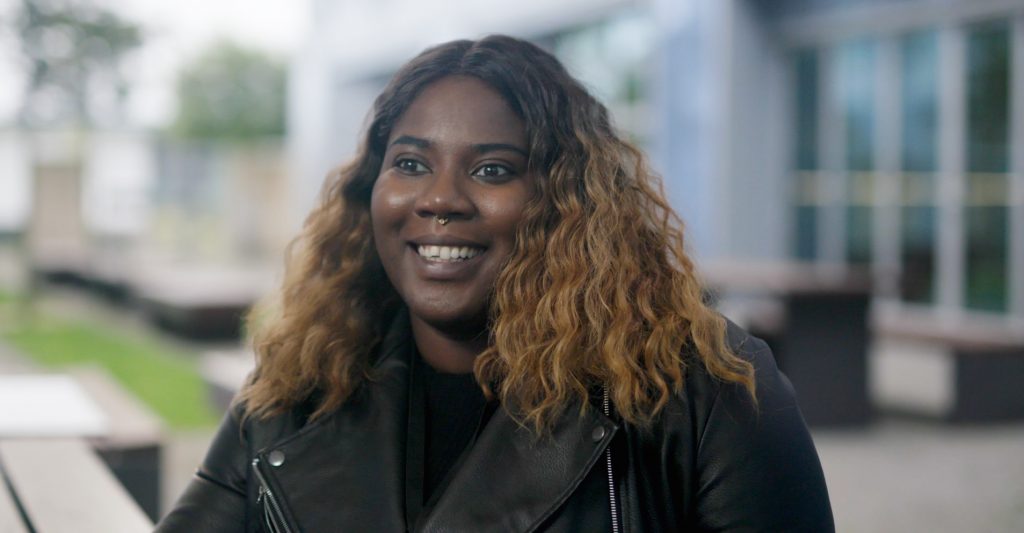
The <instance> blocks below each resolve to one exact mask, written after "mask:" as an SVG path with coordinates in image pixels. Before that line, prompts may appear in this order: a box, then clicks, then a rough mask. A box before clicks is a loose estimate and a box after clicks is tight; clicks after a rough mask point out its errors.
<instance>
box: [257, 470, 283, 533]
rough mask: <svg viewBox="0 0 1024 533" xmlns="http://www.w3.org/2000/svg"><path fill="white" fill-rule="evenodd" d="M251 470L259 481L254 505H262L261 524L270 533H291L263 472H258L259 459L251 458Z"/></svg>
mask: <svg viewBox="0 0 1024 533" xmlns="http://www.w3.org/2000/svg"><path fill="white" fill-rule="evenodd" d="M252 469H253V471H254V472H256V477H257V478H259V480H260V490H259V496H257V497H256V503H260V502H262V503H263V522H264V523H265V524H266V525H267V527H268V529H270V533H281V532H284V533H292V528H291V527H290V526H289V525H288V521H287V520H285V518H284V512H282V511H281V505H280V504H278V503H277V499H276V498H275V497H274V493H273V492H272V491H271V490H270V484H269V483H267V478H265V477H263V472H261V471H260V458H259V457H254V458H253V460H252Z"/></svg>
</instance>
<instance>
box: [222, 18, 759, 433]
mask: <svg viewBox="0 0 1024 533" xmlns="http://www.w3.org/2000/svg"><path fill="white" fill-rule="evenodd" d="M453 75H462V76H473V77H476V78H478V79H480V80H482V81H483V82H484V83H487V84H488V85H489V86H491V87H492V88H494V89H495V90H497V91H498V92H499V93H500V94H501V95H502V96H503V97H504V98H505V100H506V101H507V102H508V104H509V106H510V107H511V108H512V109H513V110H514V111H515V112H516V113H517V114H518V115H519V116H520V117H522V119H523V121H524V123H525V124H526V130H527V135H528V139H529V144H530V146H529V148H530V166H531V169H532V170H534V171H536V172H537V175H538V176H540V179H538V180H537V182H538V186H537V190H536V194H535V196H534V198H533V200H532V201H531V202H530V204H529V205H528V206H527V208H526V210H525V212H524V214H523V220H522V222H521V223H520V225H519V227H518V228H517V231H516V242H515V249H514V251H513V252H512V255H511V257H510V258H509V260H508V262H507V264H506V266H505V267H504V269H503V270H502V272H501V273H500V274H499V276H498V278H497V280H496V283H495V287H494V293H493V296H492V298H491V302H490V315H489V324H490V331H489V335H490V343H489V345H488V348H487V349H486V350H485V351H484V352H483V353H482V354H480V356H479V357H478V358H477V360H476V362H475V367H474V372H475V374H476V376H477V379H478V381H479V382H480V383H481V385H482V386H483V387H484V389H485V391H486V392H487V393H488V394H489V395H493V396H497V397H498V398H499V399H500V401H501V402H502V404H503V405H504V406H505V407H506V409H508V410H509V412H510V413H512V414H513V415H514V416H516V417H517V418H518V419H519V420H520V421H521V422H523V423H526V424H529V425H530V426H532V427H533V428H535V429H536V430H537V431H538V432H539V431H542V430H543V429H544V428H545V427H546V426H547V425H548V423H550V422H551V421H552V420H553V419H554V417H555V416H556V415H557V414H558V413H559V412H560V411H561V410H562V409H564V408H565V407H566V406H569V405H574V404H579V405H580V406H582V408H586V406H587V405H588V404H589V400H590V394H591V393H592V392H593V391H594V390H595V387H606V388H607V389H608V390H609V392H610V394H611V399H612V401H613V402H614V404H615V408H616V411H617V412H618V414H619V416H621V417H622V419H624V420H625V421H627V422H630V423H634V424H638V425H644V424H647V423H649V422H650V421H651V420H652V419H653V418H654V417H655V416H656V415H657V414H658V413H659V412H660V411H661V409H662V408H663V407H664V406H665V404H666V403H667V402H668V400H669V399H670V398H671V397H672V395H674V394H679V393H680V392H681V391H682V388H683V383H684V375H685V372H686V369H687V365H688V364H689V363H690V362H693V361H696V362H699V363H700V364H702V365H703V366H704V367H705V368H706V369H707V371H708V372H709V373H710V374H711V375H712V376H714V377H715V378H717V379H720V380H723V381H727V382H734V383H739V384H741V385H742V386H743V387H745V388H746V389H747V390H748V391H749V392H750V394H751V396H752V397H753V396H754V376H753V367H752V366H751V365H750V363H749V362H747V361H745V360H743V359H741V358H739V357H738V356H737V355H736V354H734V353H732V352H731V351H730V349H729V347H728V346H727V344H726V341H725V327H726V325H725V321H724V319H723V318H722V317H721V316H720V315H718V314H717V313H716V312H715V311H714V310H712V309H710V308H709V307H708V306H707V305H706V304H705V303H704V301H703V299H702V296H703V293H702V287H701V284H700V283H699V281H698V279H697V276H696V273H695V270H694V265H693V263H692V261H691V260H690V258H689V257H688V256H687V254H686V252H685V248H684V242H683V233H682V223H681V221H680V220H679V219H678V217H676V215H675V214H674V212H673V211H672V209H671V207H670V206H669V205H668V203H667V202H666V200H665V196H664V193H663V192H662V190H661V182H660V180H659V179H658V178H657V176H655V175H654V174H653V173H652V171H651V170H650V169H649V168H648V166H647V164H646V162H645V159H644V157H643V155H642V154H641V153H640V152H639V151H638V150H637V149H636V148H634V147H633V146H631V145H630V144H629V143H628V142H626V141H624V140H622V139H621V138H620V137H619V136H618V135H617V134H616V133H615V132H614V130H613V128H612V127H611V125H610V123H609V119H608V113H607V110H606V109H605V107H604V106H603V105H601V104H600V103H599V102H598V101H597V100H595V99H594V98H593V97H592V96H591V95H590V94H588V93H587V91H586V90H585V89H584V88H583V87H582V86H581V85H580V84H579V83H578V82H577V81H576V80H574V79H573V78H572V77H571V76H570V75H569V74H568V73H567V72H566V71H565V69H564V67H562V65H561V64H560V63H559V62H558V60H557V59H555V58H554V57H553V56H551V55H550V54H548V53H547V52H545V51H543V50H541V49H540V48H538V47H536V46H535V45H532V44H530V43H528V42H525V41H521V40H517V39H513V38H511V37H505V36H491V37H487V38H484V39H481V40H479V41H453V42H450V43H446V44H442V45H439V46H436V47H434V48H431V49H428V50H426V51H425V52H423V53H421V54H420V55H419V56H417V57H416V58H414V59H413V60H412V61H410V62H409V63H407V64H406V65H405V66H404V67H402V69H400V70H399V71H398V73H397V74H396V75H395V76H394V78H393V79H392V80H391V82H390V83H389V84H388V86H387V87H386V88H385V89H384V91H383V92H382V93H381V95H380V96H379V97H378V98H377V100H376V102H375V103H374V108H373V115H372V121H371V123H370V125H369V127H368V129H367V131H366V136H365V138H364V140H363V143H362V146H361V147H360V150H359V153H358V155H357V156H356V157H355V159H354V160H353V161H352V162H351V163H349V164H348V165H347V166H345V167H343V168H341V169H339V170H337V171H335V172H334V173H332V174H331V175H330V176H329V177H328V179H327V181H326V183H325V185H324V189H323V191H322V194H321V199H320V203H319V205H318V206H317V207H316V208H315V209H314V210H313V212H312V213H311V214H310V215H309V217H308V219H307V221H306V224H305V226H304V228H303V231H302V233H301V235H300V236H299V237H298V238H297V239H296V240H295V241H294V242H293V243H292V246H291V247H290V249H289V254H288V263H287V273H286V278H285V281H284V283H283V284H282V287H281V289H280V291H279V293H278V294H277V300H276V302H275V303H274V304H272V305H271V306H269V307H268V308H269V309H273V311H272V312H270V313H269V314H267V315H263V314H262V313H263V312H262V311H260V310H257V311H254V314H253V315H252V316H253V317H254V318H255V317H258V320H255V319H254V320H252V321H251V322H252V323H253V324H255V326H254V327H253V333H254V337H253V344H254V347H255V350H256V354H257V367H256V371H255V372H254V373H253V376H252V379H251V380H250V382H249V383H248V385H247V386H246V387H245V388H244V389H243V391H242V393H241V394H240V395H239V400H240V401H242V402H244V405H245V408H246V413H247V414H248V415H257V416H266V415H270V414H274V413H278V412H282V411H285V410H287V409H290V408H292V407H294V406H296V405H298V404H299V403H302V402H306V401H310V400H311V399H315V405H314V406H313V407H314V411H313V415H312V416H313V417H314V418H315V417H318V416H322V415H324V414H327V413H329V412H331V411H334V410H336V409H337V408H339V407H340V406H341V405H342V404H344V403H345V401H346V400H348V399H349V398H350V397H351V396H352V394H353V393H354V392H355V391H356V390H357V389H358V387H359V386H360V384H362V383H363V382H365V381H366V380H367V379H371V378H372V372H371V362H372V360H373V356H374V353H375V352H376V350H377V349H378V347H379V345H380V342H381V339H382V336H383V334H384V328H386V327H387V325H388V324H389V323H390V322H391V318H392V317H393V316H394V315H395V313H396V312H397V311H398V309H399V308H400V306H401V305H402V302H401V300H400V298H399V297H398V296H397V294H396V293H395V290H394V288H393V287H392V286H391V284H390V282H389V281H388V279H387V276H386V275H385V273H384V270H383V268H382V266H381V264H380V259H379V258H378V256H377V252H376V250H375V248H374V245H373V228H372V225H371V222H370V194H371V192H372V189H373V184H374V181H375V180H376V178H377V175H378V173H379V171H380V167H381V164H382V158H383V154H384V150H385V147H386V142H387V140H388V137H389V135H390V132H391V128H392V126H393V125H394V124H395V122H396V121H397V120H398V118H399V117H400V116H401V114H402V113H403V112H404V111H405V109H406V108H408V106H409V104H411V103H412V101H413V100H414V99H415V98H416V96H417V95H418V94H419V93H420V91H422V89H423V88H424V87H426V86H427V85H429V84H430V83H433V82H435V81H437V80H439V79H441V78H443V77H446V76H453Z"/></svg>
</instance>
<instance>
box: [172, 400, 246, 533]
mask: <svg viewBox="0 0 1024 533" xmlns="http://www.w3.org/2000/svg"><path fill="white" fill-rule="evenodd" d="M248 457H249V453H248V446H247V443H246V441H245V438H244V436H243V433H242V430H241V427H240V426H239V422H238V413H237V410H236V409H232V410H229V411H228V413H227V414H226V415H225V416H224V420H223V421H222V422H221V425H220V427H219V428H218V430H217V433H216V435H215V436H214V438H213V441H212V443H211V444H210V449H209V451H207V453H206V459H204V460H203V463H202V465H201V466H200V467H199V470H198V471H197V472H196V475H195V476H194V477H193V478H192V481H191V482H190V483H189V485H188V487H187V488H186V489H185V492H184V493H183V494H182V495H181V497H180V498H179V499H178V501H177V503H175V505H174V508H173V509H171V512H170V513H168V514H167V516H165V517H164V518H163V519H162V520H161V521H160V523H159V524H157V526H156V531H157V532H158V533H172V532H173V533H179V532H180V533H208V532H209V533H213V532H218V533H219V532H241V531H244V530H245V527H246V522H245V520H246V483H247V481H246V477H247V473H248V462H249V460H248Z"/></svg>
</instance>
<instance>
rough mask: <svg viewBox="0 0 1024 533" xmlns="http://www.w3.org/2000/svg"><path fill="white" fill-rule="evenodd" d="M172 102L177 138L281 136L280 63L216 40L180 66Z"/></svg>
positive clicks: (282, 86)
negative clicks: (175, 98) (176, 106)
mask: <svg viewBox="0 0 1024 533" xmlns="http://www.w3.org/2000/svg"><path fill="white" fill-rule="evenodd" d="M178 104H179V109H178V116H177V119H176V120H175V123H174V125H173V127H172V131H173V132H174V133H176V134H178V135H180V136H182V137H191V138H206V139H209V138H224V139H254V138H259V137H272V136H281V135H283V134H284V121H285V67H284V64H283V62H281V61H278V60H276V59H274V58H272V57H269V56H267V55H266V54H264V53H262V52H259V51H256V50H251V49H247V48H243V47H241V46H239V45H237V44H234V43H230V42H220V43H217V44H215V45H214V46H212V47H211V48H210V49H208V50H207V51H206V52H204V53H203V54H201V55H200V56H199V57H198V58H197V59H196V60H195V61H194V62H192V63H191V64H189V65H188V66H186V67H185V68H184V69H183V70H182V72H181V75H180V76H179V78H178Z"/></svg>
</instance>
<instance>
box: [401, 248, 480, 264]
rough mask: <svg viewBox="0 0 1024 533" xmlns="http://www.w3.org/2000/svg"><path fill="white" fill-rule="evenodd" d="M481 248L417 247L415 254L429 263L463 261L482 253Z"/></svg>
mask: <svg viewBox="0 0 1024 533" xmlns="http://www.w3.org/2000/svg"><path fill="white" fill-rule="evenodd" d="M482 251H483V249H481V248H473V247H471V246H461V247H460V246H434V245H424V246H417V247H416V252H417V253H419V254H420V257H422V258H424V259H427V260H430V261H465V260H467V259H472V258H474V257H476V256H478V255H480V252H482Z"/></svg>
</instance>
